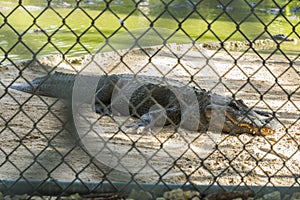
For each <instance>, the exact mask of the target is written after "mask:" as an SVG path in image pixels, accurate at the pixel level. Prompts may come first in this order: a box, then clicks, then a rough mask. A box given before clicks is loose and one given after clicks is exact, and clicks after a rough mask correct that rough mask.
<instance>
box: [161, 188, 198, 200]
mask: <svg viewBox="0 0 300 200" xmlns="http://www.w3.org/2000/svg"><path fill="white" fill-rule="evenodd" d="M199 196H200V193H199V192H197V191H183V190H182V189H180V188H179V189H175V190H172V191H168V192H165V193H164V199H166V200H186V199H192V200H200V198H199Z"/></svg>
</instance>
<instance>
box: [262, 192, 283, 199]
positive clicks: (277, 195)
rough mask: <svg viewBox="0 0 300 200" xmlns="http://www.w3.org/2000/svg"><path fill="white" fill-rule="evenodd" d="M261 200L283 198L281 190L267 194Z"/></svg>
mask: <svg viewBox="0 0 300 200" xmlns="http://www.w3.org/2000/svg"><path fill="white" fill-rule="evenodd" d="M259 200H281V196H280V192H279V191H275V192H272V193H269V194H265V195H264V196H263V197H262V198H260V199H259Z"/></svg>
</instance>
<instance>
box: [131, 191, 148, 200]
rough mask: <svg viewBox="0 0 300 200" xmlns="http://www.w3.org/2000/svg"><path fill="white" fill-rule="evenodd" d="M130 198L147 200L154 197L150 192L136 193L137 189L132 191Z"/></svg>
mask: <svg viewBox="0 0 300 200" xmlns="http://www.w3.org/2000/svg"><path fill="white" fill-rule="evenodd" d="M128 198H129V199H145V200H152V199H153V197H152V195H151V194H150V193H149V192H146V191H144V190H139V191H136V190H135V189H132V190H131V192H130V195H129V197H128Z"/></svg>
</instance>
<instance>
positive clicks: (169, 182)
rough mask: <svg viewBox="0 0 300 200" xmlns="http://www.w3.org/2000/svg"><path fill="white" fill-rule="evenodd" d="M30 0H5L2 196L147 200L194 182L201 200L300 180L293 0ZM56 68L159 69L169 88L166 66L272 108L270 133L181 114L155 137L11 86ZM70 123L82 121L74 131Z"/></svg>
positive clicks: (284, 187)
mask: <svg viewBox="0 0 300 200" xmlns="http://www.w3.org/2000/svg"><path fill="white" fill-rule="evenodd" d="M36 3H37V2H33V3H32V2H30V1H28V2H27V1H18V2H17V1H16V2H10V4H9V3H7V5H3V6H2V4H0V10H1V12H0V15H1V19H2V20H1V25H0V36H2V37H6V38H4V39H3V42H0V50H1V54H2V55H1V59H2V60H1V63H2V64H1V66H0V71H1V72H2V73H3V74H2V76H1V80H0V85H1V90H0V99H1V109H0V111H1V112H0V136H1V137H0V138H1V139H0V142H1V146H0V155H1V156H0V192H2V193H3V194H4V195H9V194H25V193H27V194H28V195H29V196H34V195H39V196H45V195H46V196H55V195H56V196H62V195H70V194H74V193H80V194H93V193H107V192H108V193H115V194H120V196H119V197H117V196H115V198H123V197H124V198H125V197H128V195H129V194H130V192H131V194H132V190H133V189H135V190H145V191H148V192H150V193H152V196H151V197H153V198H154V197H157V196H160V195H162V193H163V192H165V191H168V190H171V189H174V188H177V187H181V188H184V189H190V190H196V191H199V192H200V194H201V195H200V194H197V195H196V196H199V198H203V197H204V196H205V195H207V194H210V193H212V192H216V191H237V190H239V189H241V188H242V189H249V188H250V189H254V190H255V191H256V192H257V193H258V194H259V193H262V194H264V193H266V192H270V191H274V190H280V191H283V192H284V193H286V194H287V193H293V192H297V191H299V189H298V188H299V185H300V183H299V174H300V171H299V168H300V166H299V163H300V162H299V160H300V153H299V140H300V137H299V133H300V126H299V123H300V120H299V119H300V117H299V116H300V108H299V101H300V99H299V82H300V74H299V72H300V64H299V63H300V62H299V50H298V49H299V44H297V43H296V42H297V39H299V38H300V36H299V19H298V17H299V5H298V2H297V1H292V0H291V1H285V2H282V1H275V0H272V1H262V0H261V1H256V2H250V1H247V0H240V1H233V0H231V1H230V0H228V1H219V0H218V1H207V0H199V1H191V0H188V1H175V0H170V1H164V0H160V1H151V0H149V1H147V0H146V1H127V0H124V1H120V0H112V1H107V0H103V1H97V0H86V1H85V0H84V1H81V0H76V1H75V0H73V1H71V0H70V1H61V0H57V1H54V0H47V1H43V2H39V3H38V6H35V5H34V4H36ZM208 8H209V9H208ZM206 9H207V10H208V11H209V12H207V11H205V10H206ZM210 11H213V13H210ZM235 12H237V13H238V14H235ZM136 16H139V17H138V18H136ZM45 19H47V20H45ZM74 20H75V22H74ZM224 21H226V22H227V23H224ZM47 23H49V24H50V25H49V24H48V25H47ZM252 23H253V24H254V25H252ZM20 24H21V25H20ZM274 24H275V25H274ZM51 25H52V26H51ZM258 25H259V27H257V26H258ZM138 26H141V28H140V29H137V27H138ZM272 26H275V28H273V27H272ZM45 27H46V28H45ZM197 27H198V28H197ZM282 33H285V34H282ZM64 42H66V43H64ZM173 43H184V44H173ZM66 44H67V45H66ZM149 46H150V47H149ZM120 49H123V50H120ZM49 55H51V56H49ZM166 58H167V59H168V61H166ZM24 59H26V61H20V60H24ZM163 65H167V67H166V68H163V67H162V66H163ZM57 70H58V71H63V72H73V73H79V74H81V73H84V72H88V73H90V74H96V72H99V74H118V73H130V74H135V75H137V76H138V75H141V74H146V75H155V76H158V77H161V79H159V80H161V81H162V82H163V81H165V80H167V86H168V87H171V86H172V81H171V79H168V78H169V77H171V78H173V79H174V78H175V79H180V84H182V86H184V88H186V86H187V85H188V87H191V88H193V87H196V88H205V89H207V90H210V91H212V92H217V93H222V95H224V96H225V95H227V96H232V97H233V98H237V99H244V101H245V102H246V103H247V105H249V107H250V108H251V109H254V107H255V108H260V109H263V110H264V111H267V112H270V114H271V115H272V120H273V121H276V123H277V126H278V128H277V131H276V133H275V134H274V135H272V136H269V137H262V136H256V137H255V136H253V135H249V134H241V135H232V134H223V133H222V134H220V135H218V137H219V138H218V141H214V139H215V137H216V136H215V135H214V134H212V135H209V134H208V133H206V132H204V133H202V132H197V131H195V130H194V132H191V131H186V130H183V131H182V130H180V131H181V132H180V131H178V125H177V124H176V123H171V126H169V127H164V128H163V130H159V131H158V133H155V134H149V133H143V134H131V133H129V132H128V130H127V129H126V125H128V123H129V124H130V123H132V119H131V118H128V117H127V118H126V119H122V120H120V119H119V118H118V116H117V117H113V116H105V115H96V116H90V115H91V114H90V113H88V115H86V113H84V112H82V110H80V109H79V110H78V113H77V114H78V116H77V118H76V117H74V109H75V108H74V107H73V111H72V110H71V111H70V107H69V105H68V104H67V106H66V105H65V104H64V103H63V102H62V101H60V100H59V99H53V98H47V97H44V96H42V95H31V94H24V93H21V92H17V91H13V90H11V89H9V88H10V87H11V86H12V85H15V84H18V83H29V84H30V81H32V79H34V78H36V77H40V76H43V75H47V74H50V73H53V72H54V71H57ZM208 71H209V73H208ZM173 79H172V80H173ZM91 80H92V79H91V78H90V77H88V79H87V80H84V81H91ZM151 83H152V82H151ZM169 84H170V85H169ZM66 85H67V83H66ZM58 87H59V86H58ZM85 90H87V89H86V88H84V87H83V88H81V90H80V91H83V92H84V91H85ZM146 90H147V91H148V92H149V93H153V92H154V90H153V89H151V88H150V89H149V88H146ZM81 95H82V94H81ZM191 96H192V95H191ZM84 97H87V96H84ZM147 101H148V99H145V100H143V101H141V103H140V105H138V106H135V108H132V109H136V110H138V109H141V107H143V106H144V104H145V102H146V103H147ZM152 101H155V99H152ZM187 102H189V101H187ZM170 104H172V102H171V103H170ZM188 104H189V103H187V105H183V106H188ZM73 106H74V105H73ZM126 106H127V105H126ZM130 106H131V107H132V105H129V107H130ZM167 106H169V104H168V105H167ZM167 106H166V107H167ZM94 109H97V108H94ZM106 109H107V110H105V111H103V110H101V112H102V111H103V112H107V111H108V110H109V109H108V108H106ZM75 110H76V109H75ZM136 112H137V111H136ZM249 112H250V111H247V112H246V113H247V114H248V113H249ZM191 113H192V111H191ZM137 115H139V117H141V115H142V114H137ZM90 117H91V118H90ZM243 119H247V116H246V115H245V116H243ZM243 119H242V120H243ZM76 120H77V121H81V122H85V124H84V125H85V126H86V127H80V128H79V126H81V125H78V124H76ZM167 120H169V121H171V120H170V119H167ZM191 120H192V119H191ZM252 122H253V121H252ZM98 124H101V126H99V125H98ZM74 126H75V127H74ZM78 130H81V131H82V134H79V133H78ZM99 132H100V133H102V134H100V135H99ZM231 132H232V130H231ZM191 135H192V136H191ZM89 137H91V138H90V139H89ZM87 142H88V143H89V144H90V145H91V148H92V149H93V150H94V151H91V149H89V148H88V147H87V145H86V143H87ZM211 142H212V144H211ZM100 144H101V145H100ZM207 144H210V145H212V146H211V147H210V148H209V149H208V150H209V151H208V152H206V151H203V148H201V145H202V146H205V145H207ZM99 157H100V158H99ZM120 182H121V183H120ZM253 185H254V186H255V187H253ZM284 193H282V194H284ZM121 194H122V195H123V194H124V195H123V196H122V195H121ZM145 195H146V193H139V194H136V195H135V196H134V195H133V196H134V198H139V199H142V198H144V197H145ZM131 197H132V196H131ZM107 198H108V197H107Z"/></svg>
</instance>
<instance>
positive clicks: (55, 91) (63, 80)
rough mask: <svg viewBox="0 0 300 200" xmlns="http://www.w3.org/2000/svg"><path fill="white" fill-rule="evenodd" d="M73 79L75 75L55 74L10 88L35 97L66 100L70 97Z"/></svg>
mask: <svg viewBox="0 0 300 200" xmlns="http://www.w3.org/2000/svg"><path fill="white" fill-rule="evenodd" d="M75 79H76V74H67V73H62V72H55V73H53V74H49V75H46V76H43V77H39V78H36V79H34V80H33V81H32V82H29V83H24V84H19V85H12V86H10V88H12V89H15V90H19V91H22V92H26V93H30V94H35V95H41V96H48V97H55V98H68V97H71V95H72V91H73V86H74V82H75Z"/></svg>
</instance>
